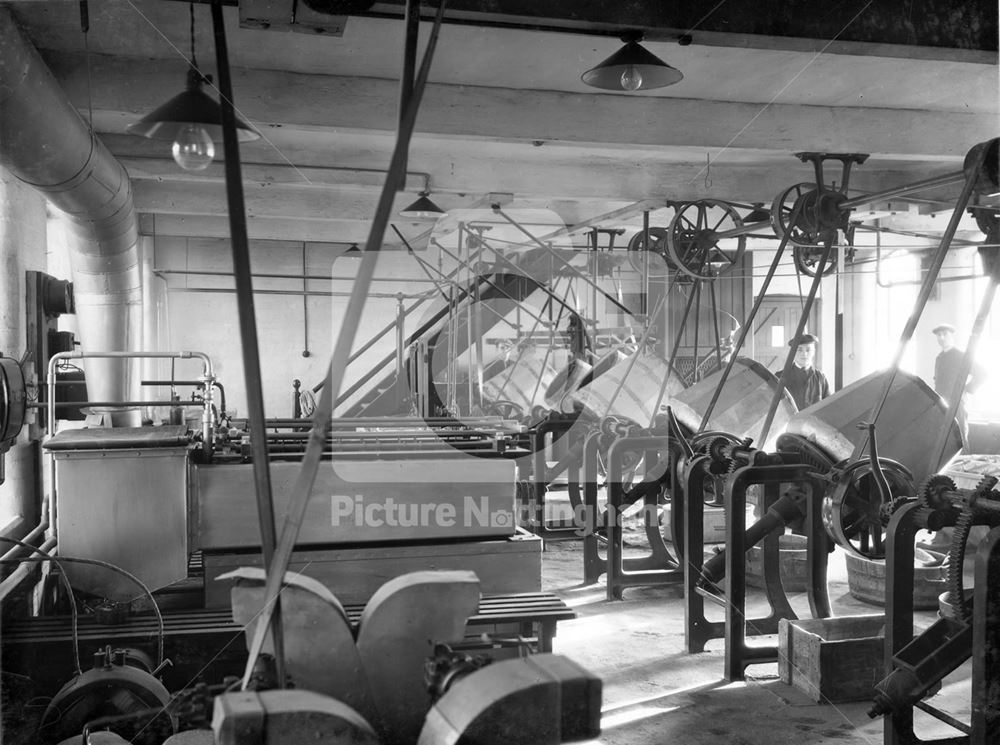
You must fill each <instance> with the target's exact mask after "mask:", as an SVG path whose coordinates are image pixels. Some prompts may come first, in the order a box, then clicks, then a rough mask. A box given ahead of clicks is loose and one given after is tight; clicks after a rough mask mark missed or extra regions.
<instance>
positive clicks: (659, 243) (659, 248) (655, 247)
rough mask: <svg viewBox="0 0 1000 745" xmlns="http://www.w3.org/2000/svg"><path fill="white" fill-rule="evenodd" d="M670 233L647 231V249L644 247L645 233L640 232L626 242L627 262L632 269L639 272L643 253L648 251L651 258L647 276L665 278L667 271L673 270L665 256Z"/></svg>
mask: <svg viewBox="0 0 1000 745" xmlns="http://www.w3.org/2000/svg"><path fill="white" fill-rule="evenodd" d="M669 234H670V231H669V230H668V229H667V228H653V227H651V228H650V229H649V248H647V247H646V233H645V231H643V230H640V231H639V232H638V233H636V234H635V235H634V236H632V239H631V240H630V241H629V242H628V260H629V263H630V264H631V265H632V268H633V269H635V270H636V271H637V272H641V271H642V269H643V266H644V262H643V258H644V257H643V254H642V252H643V251H649V252H650V253H651V254H653V256H651V257H650V260H649V264H648V267H649V276H651V277H665V276H666V275H667V272H668V270H673V267H672V266H671V263H670V257H669V255H668V254H667V236H668V235H669Z"/></svg>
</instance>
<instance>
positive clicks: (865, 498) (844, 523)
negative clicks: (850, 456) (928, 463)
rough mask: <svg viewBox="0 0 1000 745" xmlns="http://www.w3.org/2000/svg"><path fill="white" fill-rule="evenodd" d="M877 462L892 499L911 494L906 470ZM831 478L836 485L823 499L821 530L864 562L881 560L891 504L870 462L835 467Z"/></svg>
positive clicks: (911, 483) (880, 461) (912, 490)
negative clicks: (883, 492) (834, 477)
mask: <svg viewBox="0 0 1000 745" xmlns="http://www.w3.org/2000/svg"><path fill="white" fill-rule="evenodd" d="M879 463H880V464H881V467H882V473H883V474H884V475H885V478H886V481H887V482H888V483H889V491H890V492H891V494H892V497H893V498H894V499H895V498H898V497H903V496H907V495H910V494H913V493H914V485H913V477H912V476H911V474H910V471H909V469H907V468H906V467H905V466H903V465H901V464H899V463H897V462H896V461H893V460H889V459H887V458H879ZM835 475H836V477H837V481H836V483H835V484H834V485H833V486H831V487H829V488H828V489H827V490H826V494H825V495H824V497H823V527H825V528H826V532H827V533H828V534H829V535H830V537H831V538H833V539H834V540H835V541H836V542H837V543H838V544H839V545H840V546H841V547H842V548H843V549H844V550H846V551H850V552H851V553H853V554H855V555H856V556H860V557H862V558H865V559H884V558H885V538H886V526H887V525H888V522H889V517H891V512H892V502H886V501H885V500H884V499H883V498H882V495H881V494H880V493H879V490H878V486H877V484H876V482H875V478H874V476H872V464H871V461H870V459H868V458H863V459H861V460H858V461H855V462H854V463H851V464H850V465H848V466H847V467H845V468H843V469H841V468H838V469H836V474H835Z"/></svg>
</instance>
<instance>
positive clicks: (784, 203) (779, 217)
mask: <svg viewBox="0 0 1000 745" xmlns="http://www.w3.org/2000/svg"><path fill="white" fill-rule="evenodd" d="M815 201H816V185H815V184H813V183H810V182H808V181H805V182H803V183H801V184H795V185H793V186H789V187H788V188H787V189H785V190H784V191H783V192H781V193H780V194H778V196H777V197H775V198H774V203H773V204H772V205H771V227H772V228H773V229H774V234H775V235H776V236H778V237H779V238H784V237H785V235H786V234H787V235H788V240H789V241H790V242H791V243H792V244H794V245H796V246H813V245H815V243H816V223H815V220H813V219H812V217H811V215H810V214H809V213H810V211H811V210H810V209H809V208H810V205H811V204H813V203H814V202H815ZM796 204H801V207H800V210H799V215H798V217H797V218H796V220H795V224H794V225H792V224H791V221H792V213H793V212H794V210H795V205H796Z"/></svg>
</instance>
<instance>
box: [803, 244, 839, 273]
mask: <svg viewBox="0 0 1000 745" xmlns="http://www.w3.org/2000/svg"><path fill="white" fill-rule="evenodd" d="M825 250H826V249H825V248H824V247H823V246H793V247H792V260H793V261H794V262H795V271H797V272H798V273H799V274H804V275H805V276H807V277H815V276H816V273H817V271H818V270H819V265H820V262H821V261H823V252H824V251H825ZM835 271H837V247H836V246H834V247H832V248H831V249H830V255H829V256H827V257H826V263H825V264H823V276H824V277H825V276H827V275H829V274H832V273H833V272H835Z"/></svg>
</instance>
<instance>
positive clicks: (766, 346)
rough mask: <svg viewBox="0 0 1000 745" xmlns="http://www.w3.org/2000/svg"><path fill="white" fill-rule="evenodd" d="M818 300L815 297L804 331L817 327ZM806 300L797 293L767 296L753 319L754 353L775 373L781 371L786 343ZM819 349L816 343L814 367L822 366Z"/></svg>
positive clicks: (760, 361)
mask: <svg viewBox="0 0 1000 745" xmlns="http://www.w3.org/2000/svg"><path fill="white" fill-rule="evenodd" d="M820 302H821V301H820V299H819V298H816V300H815V301H814V302H813V305H812V309H811V310H810V313H809V320H808V322H807V323H806V333H812V334H816V332H817V330H818V329H819V319H820ZM804 303H805V300H804V299H803V298H800V297H799V296H798V295H766V296H765V297H764V300H763V302H762V303H761V305H760V309H759V310H758V311H757V317H756V318H755V319H754V322H753V324H754V325H753V356H754V359H755V360H757V362H759V363H760V364H762V365H764V367H766V368H767V369H768V370H770V371H771V372H774V373H778V372H780V371H781V368H782V366H783V365H784V364H785V357H786V356H787V355H788V342H789V341H790V340H791V338H792V336H793V335H794V334H795V329H796V327H797V326H798V323H799V316H801V315H802V306H803V304H804ZM821 349H822V346H821V345H817V349H816V362H815V365H816V367H817V368H819V369H822V352H821V351H820V350H821Z"/></svg>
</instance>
